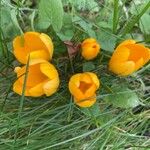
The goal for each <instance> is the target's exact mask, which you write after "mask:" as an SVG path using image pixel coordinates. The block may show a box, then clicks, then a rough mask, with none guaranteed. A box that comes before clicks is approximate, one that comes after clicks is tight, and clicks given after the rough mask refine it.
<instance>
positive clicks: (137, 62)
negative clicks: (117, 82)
mask: <svg viewBox="0 0 150 150" xmlns="http://www.w3.org/2000/svg"><path fill="white" fill-rule="evenodd" d="M149 60H150V49H148V48H146V47H145V46H144V45H142V44H138V43H136V42H135V41H134V40H126V41H124V42H122V43H121V44H120V45H119V46H118V47H117V48H116V50H115V51H114V53H113V55H112V57H111V59H110V62H109V70H110V71H112V72H114V73H115V74H118V75H120V76H127V75H130V74H132V73H133V72H135V71H137V70H138V69H140V68H141V67H142V66H143V65H145V64H146V63H147V62H148V61H149Z"/></svg>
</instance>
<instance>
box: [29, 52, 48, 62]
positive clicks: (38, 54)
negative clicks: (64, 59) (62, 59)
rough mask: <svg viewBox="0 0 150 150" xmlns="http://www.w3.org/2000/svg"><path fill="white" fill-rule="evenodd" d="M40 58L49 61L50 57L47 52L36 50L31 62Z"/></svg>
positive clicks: (31, 56)
mask: <svg viewBox="0 0 150 150" xmlns="http://www.w3.org/2000/svg"><path fill="white" fill-rule="evenodd" d="M39 58H40V59H44V60H49V56H48V55H47V52H46V51H45V50H36V51H32V52H31V53H30V60H33V59H39Z"/></svg>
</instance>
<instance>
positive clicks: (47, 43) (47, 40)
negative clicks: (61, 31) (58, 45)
mask: <svg viewBox="0 0 150 150" xmlns="http://www.w3.org/2000/svg"><path fill="white" fill-rule="evenodd" d="M40 38H41V40H42V41H43V43H44V44H45V46H46V47H47V50H48V52H49V55H50V59H52V56H53V51H54V46H53V42H52V39H51V38H50V37H49V36H48V35H46V34H44V33H41V34H40Z"/></svg>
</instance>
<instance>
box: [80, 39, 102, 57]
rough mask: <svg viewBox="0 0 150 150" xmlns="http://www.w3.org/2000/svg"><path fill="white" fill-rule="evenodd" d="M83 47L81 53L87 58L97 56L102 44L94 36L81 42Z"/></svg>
mask: <svg viewBox="0 0 150 150" xmlns="http://www.w3.org/2000/svg"><path fill="white" fill-rule="evenodd" d="M81 48H82V52H81V54H82V56H83V57H84V58H85V59H86V60H91V59H93V58H95V57H96V56H97V55H98V53H99V52H100V45H99V44H98V43H97V41H96V40H95V39H93V38H88V39H85V40H84V41H83V42H82V44H81Z"/></svg>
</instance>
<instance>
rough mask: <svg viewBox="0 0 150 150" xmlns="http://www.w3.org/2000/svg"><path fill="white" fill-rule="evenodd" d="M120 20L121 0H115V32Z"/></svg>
mask: <svg viewBox="0 0 150 150" xmlns="http://www.w3.org/2000/svg"><path fill="white" fill-rule="evenodd" d="M118 21H119V0H114V12H113V33H116V31H117V26H118Z"/></svg>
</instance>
